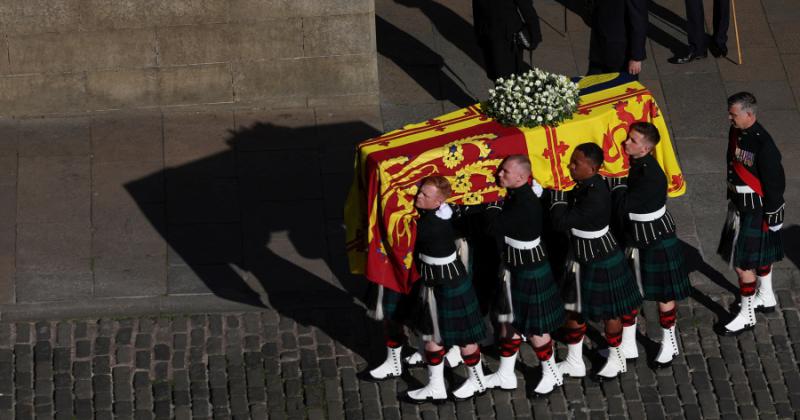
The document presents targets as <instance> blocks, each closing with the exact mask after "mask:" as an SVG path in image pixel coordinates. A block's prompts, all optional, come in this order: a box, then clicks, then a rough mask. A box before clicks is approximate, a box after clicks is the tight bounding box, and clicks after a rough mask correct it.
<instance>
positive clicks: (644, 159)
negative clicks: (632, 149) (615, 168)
mask: <svg viewBox="0 0 800 420" xmlns="http://www.w3.org/2000/svg"><path fill="white" fill-rule="evenodd" d="M652 159H655V158H654V157H653V155H652V154H650V153H648V154H646V155H644V156H642V157H640V158H634V157H631V158H630V159H629V161H630V163H631V166H632V167H633V166H640V165H643V164H645V163H647V162H649V161H650V160H652Z"/></svg>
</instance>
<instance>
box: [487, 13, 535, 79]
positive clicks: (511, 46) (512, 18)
mask: <svg viewBox="0 0 800 420" xmlns="http://www.w3.org/2000/svg"><path fill="white" fill-rule="evenodd" d="M472 16H473V19H474V21H475V36H476V37H477V38H478V46H479V47H480V48H481V51H482V52H483V61H484V65H485V67H486V76H487V77H489V79H491V80H492V81H495V80H497V79H498V78H501V77H502V78H506V77H508V76H510V75H512V74H520V73H523V72H525V71H527V70H529V69H530V66H528V64H526V63H525V61H524V60H523V59H522V50H523V49H524V48H530V49H534V48H536V46H537V45H539V43H540V42H542V31H541V28H540V27H539V16H538V15H537V14H536V9H534V8H533V0H472ZM520 34H521V35H523V36H524V37H525V38H526V39H527V42H528V46H527V47H526V46H525V45H524V44H523V43H522V41H521V40H520V38H519V36H520Z"/></svg>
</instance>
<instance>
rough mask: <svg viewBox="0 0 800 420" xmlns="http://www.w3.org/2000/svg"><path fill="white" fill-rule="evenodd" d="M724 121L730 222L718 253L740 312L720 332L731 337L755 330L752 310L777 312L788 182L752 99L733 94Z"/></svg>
mask: <svg viewBox="0 0 800 420" xmlns="http://www.w3.org/2000/svg"><path fill="white" fill-rule="evenodd" d="M728 118H729V119H730V121H731V129H730V132H729V134H728V152H727V162H728V203H729V204H728V218H727V221H726V223H725V227H724V228H723V231H722V237H721V239H720V244H719V249H718V251H717V252H719V253H720V255H721V256H722V258H724V259H725V260H726V261H728V263H729V264H730V265H731V267H734V268H735V269H736V274H737V275H738V277H739V290H740V293H741V296H742V301H741V307H740V310H739V313H738V314H737V315H736V317H734V318H733V320H732V321H731V322H729V323H728V324H727V325H725V326H724V327H723V329H722V333H723V334H726V335H734V334H739V333H741V332H742V331H745V330H748V329H751V328H753V327H754V326H755V324H756V318H755V310H756V309H760V310H763V311H765V312H771V311H772V310H774V309H775V304H776V302H775V295H774V294H773V292H772V263H774V262H776V261H780V260H781V259H783V244H782V243H781V236H780V230H781V227H782V226H783V212H784V201H783V192H784V189H785V188H786V178H785V176H784V172H783V166H782V165H781V153H780V152H779V151H778V148H777V147H776V146H775V142H773V141H772V137H770V135H769V133H767V130H765V129H764V127H762V126H761V124H759V123H758V122H757V121H756V98H755V97H754V96H753V95H752V94H751V93H748V92H739V93H736V94H734V95H732V96H731V97H730V98H728Z"/></svg>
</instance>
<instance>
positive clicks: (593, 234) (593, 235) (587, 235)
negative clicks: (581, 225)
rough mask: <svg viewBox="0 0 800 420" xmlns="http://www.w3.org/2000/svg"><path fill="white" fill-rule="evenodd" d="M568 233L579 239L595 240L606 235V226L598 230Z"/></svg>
mask: <svg viewBox="0 0 800 420" xmlns="http://www.w3.org/2000/svg"><path fill="white" fill-rule="evenodd" d="M570 232H572V235H573V236H577V237H579V238H581V239H597V238H601V237H602V236H603V235H605V234H606V233H608V226H606V227H604V228H602V229H600V230H580V229H570Z"/></svg>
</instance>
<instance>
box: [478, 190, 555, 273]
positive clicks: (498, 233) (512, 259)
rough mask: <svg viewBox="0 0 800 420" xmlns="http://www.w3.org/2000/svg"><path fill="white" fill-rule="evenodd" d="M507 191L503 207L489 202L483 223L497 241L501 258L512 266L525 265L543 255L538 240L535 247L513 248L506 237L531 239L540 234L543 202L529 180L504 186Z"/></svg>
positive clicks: (518, 239) (540, 258)
mask: <svg viewBox="0 0 800 420" xmlns="http://www.w3.org/2000/svg"><path fill="white" fill-rule="evenodd" d="M507 192H508V194H507V195H506V198H505V200H504V201H503V204H502V207H501V208H498V207H495V206H490V207H488V208H487V210H486V220H487V222H486V225H487V230H488V231H489V233H490V234H491V235H492V236H494V237H495V239H496V241H497V248H498V251H499V252H500V253H501V254H502V255H503V261H504V262H505V263H506V264H508V265H510V266H511V267H526V266H530V265H532V264H535V263H538V262H540V261H542V260H543V259H544V258H545V253H544V248H543V247H542V245H541V244H540V245H539V246H538V247H536V248H535V249H525V250H520V249H515V248H514V247H513V246H511V245H509V244H507V243H506V241H505V238H506V237H508V238H511V239H513V240H516V241H521V242H530V241H534V240H536V239H540V237H541V235H542V204H541V201H540V200H539V197H537V196H536V194H535V193H534V192H533V189H532V188H531V186H530V184H527V183H526V184H524V185H522V186H521V187H519V188H509V189H507Z"/></svg>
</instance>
